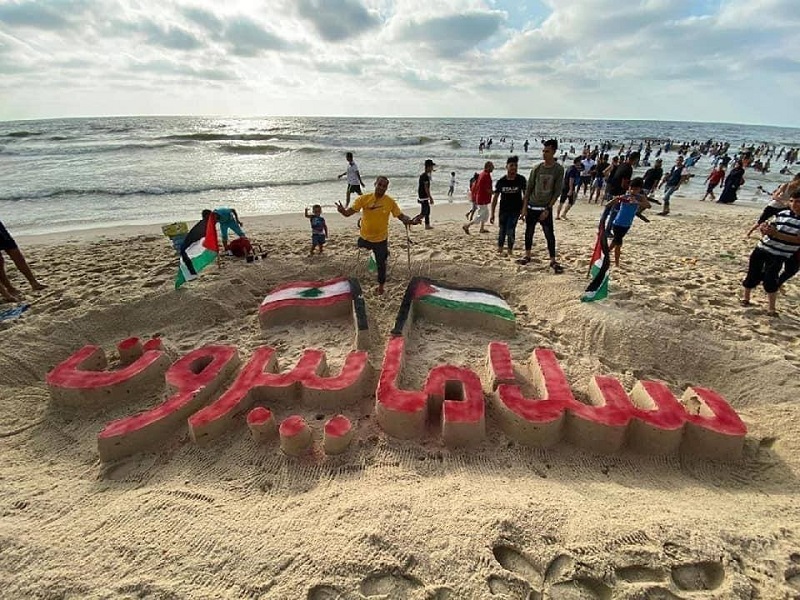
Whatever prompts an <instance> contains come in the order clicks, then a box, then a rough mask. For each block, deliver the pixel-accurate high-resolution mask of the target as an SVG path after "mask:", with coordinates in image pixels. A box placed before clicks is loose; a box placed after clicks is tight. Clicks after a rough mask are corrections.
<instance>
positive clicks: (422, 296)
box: [414, 279, 516, 322]
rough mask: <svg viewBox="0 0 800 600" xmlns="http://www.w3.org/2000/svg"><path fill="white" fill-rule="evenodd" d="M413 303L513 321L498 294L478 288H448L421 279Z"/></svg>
mask: <svg viewBox="0 0 800 600" xmlns="http://www.w3.org/2000/svg"><path fill="white" fill-rule="evenodd" d="M414 301H415V302H422V303H424V304H431V305H434V306H439V307H441V308H450V309H455V310H474V311H477V312H482V313H485V314H489V315H492V316H494V317H498V318H500V319H505V320H507V321H512V322H513V321H515V320H516V318H515V316H514V313H513V311H512V310H511V307H510V306H509V305H508V302H506V301H505V300H503V297H502V296H501V295H500V294H496V293H494V292H492V291H491V290H486V289H479V288H456V287H448V286H446V285H443V284H441V283H438V282H434V281H431V280H425V279H421V280H420V281H419V282H418V283H417V285H416V288H415V289H414Z"/></svg>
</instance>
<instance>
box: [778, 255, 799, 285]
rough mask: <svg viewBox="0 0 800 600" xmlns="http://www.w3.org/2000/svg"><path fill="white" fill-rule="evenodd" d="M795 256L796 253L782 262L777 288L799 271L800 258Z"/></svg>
mask: <svg viewBox="0 0 800 600" xmlns="http://www.w3.org/2000/svg"><path fill="white" fill-rule="evenodd" d="M797 254H798V253H797V252H795V253H794V254H792V255H791V256H790V257H789V258H787V259H786V261H784V263H783V271H782V272H781V274H780V275H779V276H778V285H779V286H781V285H783V284H784V283H786V282H787V281H789V280H790V279H791V278H792V277H794V276H795V275H797V272H798V271H800V257H798V256H797Z"/></svg>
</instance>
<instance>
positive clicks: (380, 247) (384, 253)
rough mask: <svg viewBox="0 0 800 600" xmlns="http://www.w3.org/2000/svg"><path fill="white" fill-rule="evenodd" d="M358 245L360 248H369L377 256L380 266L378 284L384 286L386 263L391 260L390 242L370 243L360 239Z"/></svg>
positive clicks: (376, 259) (376, 260)
mask: <svg viewBox="0 0 800 600" xmlns="http://www.w3.org/2000/svg"><path fill="white" fill-rule="evenodd" d="M356 245H357V246H358V247H359V248H367V249H368V250H372V253H373V254H374V255H375V262H376V263H377V264H378V283H379V284H381V285H383V284H384V283H386V261H387V260H388V258H389V240H383V241H382V242H368V241H367V240H365V239H364V238H361V237H360V238H358V242H356Z"/></svg>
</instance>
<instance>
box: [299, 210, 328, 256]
mask: <svg viewBox="0 0 800 600" xmlns="http://www.w3.org/2000/svg"><path fill="white" fill-rule="evenodd" d="M305 215H306V219H308V220H309V221H310V222H311V250H310V251H309V253H308V255H309V256H311V255H312V254H314V248H319V253H320V254H322V247H323V246H324V245H325V240H327V239H328V225H327V224H326V223H325V217H323V216H322V207H321V206H320V205H319V204H315V205H314V206H312V207H311V213H309V212H308V207H306V210H305Z"/></svg>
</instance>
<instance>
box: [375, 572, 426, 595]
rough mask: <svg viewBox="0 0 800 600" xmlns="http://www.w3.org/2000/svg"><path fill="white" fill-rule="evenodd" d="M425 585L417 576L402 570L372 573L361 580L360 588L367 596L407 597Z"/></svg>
mask: <svg viewBox="0 0 800 600" xmlns="http://www.w3.org/2000/svg"><path fill="white" fill-rule="evenodd" d="M420 587H423V584H422V582H421V581H419V580H418V579H417V578H416V577H413V576H411V575H407V574H406V573H403V572H402V571H400V570H391V571H378V572H376V573H371V574H370V575H367V577H366V578H365V579H364V580H363V581H362V582H361V585H360V586H359V589H360V591H361V594H362V595H364V596H366V597H367V598H369V597H371V596H382V597H383V596H385V597H388V598H407V597H408V595H409V593H410V592H411V591H412V590H415V589H417V588H420Z"/></svg>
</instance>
